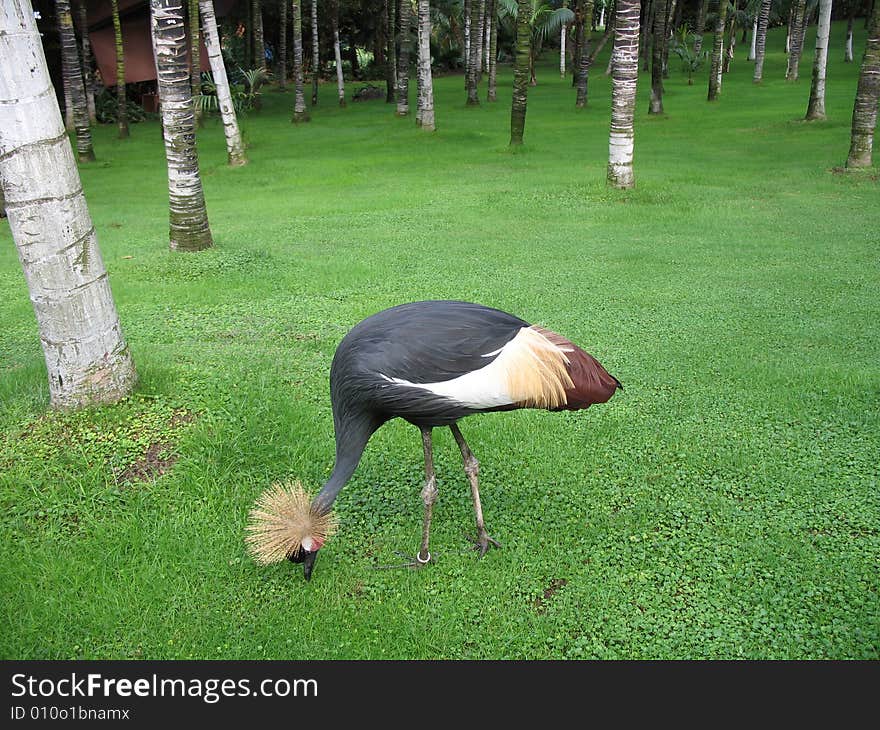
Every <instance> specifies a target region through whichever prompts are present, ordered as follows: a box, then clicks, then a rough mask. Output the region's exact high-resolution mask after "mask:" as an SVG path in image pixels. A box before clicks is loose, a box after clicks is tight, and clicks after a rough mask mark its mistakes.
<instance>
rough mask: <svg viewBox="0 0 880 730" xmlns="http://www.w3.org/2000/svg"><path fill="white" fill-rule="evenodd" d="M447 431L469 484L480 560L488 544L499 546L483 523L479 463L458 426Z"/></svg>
mask: <svg viewBox="0 0 880 730" xmlns="http://www.w3.org/2000/svg"><path fill="white" fill-rule="evenodd" d="M449 429H450V430H451V431H452V435H453V436H454V437H455V442H456V443H457V444H458V448H459V449H461V458H462V460H463V461H464V473H465V474H467V478H468V481H469V482H470V483H471V496H472V497H473V499H474V515H475V517H476V519H477V539H476V540H475V541H474V542H475V543H476V544H475V545H474V550H479V551H480V557H481V558H482V557H483V556H484V555H485V554H486V551H487V550H488V549H489V543H491V544H492V545H494V546H495V547H497V548H500V547H501V545H500V543H499V542H498V541H497V540H495V539H494V538H492V537H490V535H489V533H488V532H487V531H486V525H485V524H484V523H483V505H481V504H480V487H479V483H478V478H477V475H478V474H479V473H480V462H479V461H477V457H475V456H474V454H473V452H472V451H471V449H470V447H469V446H468V445H467V441H465V440H464V436H462V435H461V431H460V430H459V428H458V424H456V423H453V424H452V425H451V426H450V427H449Z"/></svg>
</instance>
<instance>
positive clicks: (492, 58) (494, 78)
mask: <svg viewBox="0 0 880 730" xmlns="http://www.w3.org/2000/svg"><path fill="white" fill-rule="evenodd" d="M497 9H498V0H489V17H490V18H492V26H491V29H490V31H489V82H488V84H487V87H488V88H487V90H486V100H487V101H496V100H497V98H498V89H497V83H498V19H497V17H496V16H497V14H498V11H497Z"/></svg>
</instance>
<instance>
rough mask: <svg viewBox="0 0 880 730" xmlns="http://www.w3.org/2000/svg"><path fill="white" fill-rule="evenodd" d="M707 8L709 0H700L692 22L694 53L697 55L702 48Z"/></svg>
mask: <svg viewBox="0 0 880 730" xmlns="http://www.w3.org/2000/svg"><path fill="white" fill-rule="evenodd" d="M708 10H709V0H700V5H699V7H698V8H697V17H696V21H695V23H694V55H695V56H699V55H700V51H701V50H703V33H704V32H705V31H706V13H707V12H708Z"/></svg>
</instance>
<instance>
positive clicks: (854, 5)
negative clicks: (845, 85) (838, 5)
mask: <svg viewBox="0 0 880 730" xmlns="http://www.w3.org/2000/svg"><path fill="white" fill-rule="evenodd" d="M848 5H849V7H848V9H847V13H846V42H845V43H844V46H843V62H844V63H852V62H853V21H854V20H855V17H856V11H857V10H858V6H859V2H858V0H849V3H848Z"/></svg>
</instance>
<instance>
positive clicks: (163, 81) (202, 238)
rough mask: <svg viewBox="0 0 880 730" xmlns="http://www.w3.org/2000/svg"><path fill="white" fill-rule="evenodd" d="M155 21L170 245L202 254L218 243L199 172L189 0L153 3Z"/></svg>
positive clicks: (151, 13) (177, 249) (152, 23)
mask: <svg viewBox="0 0 880 730" xmlns="http://www.w3.org/2000/svg"><path fill="white" fill-rule="evenodd" d="M150 18H151V26H152V31H153V32H152V39H153V53H154V55H155V57H156V71H157V74H158V85H159V102H160V104H161V106H162V128H163V136H164V138H165V159H166V160H167V162H168V199H169V204H170V205H169V208H170V210H169V220H170V235H169V238H170V246H171V250H172V251H201V250H202V249H205V248H209V247H210V246H212V245H213V239H212V238H211V228H210V226H209V225H208V211H207V209H206V208H205V195H204V192H203V191H202V178H201V175H200V174H199V154H198V150H197V149H196V127H195V112H194V105H193V98H192V86H190V78H189V69H188V64H187V57H186V56H187V54H186V26H185V25H184V22H183V0H150Z"/></svg>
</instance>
